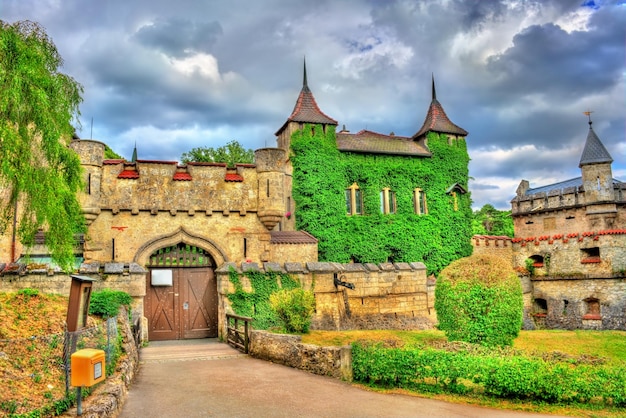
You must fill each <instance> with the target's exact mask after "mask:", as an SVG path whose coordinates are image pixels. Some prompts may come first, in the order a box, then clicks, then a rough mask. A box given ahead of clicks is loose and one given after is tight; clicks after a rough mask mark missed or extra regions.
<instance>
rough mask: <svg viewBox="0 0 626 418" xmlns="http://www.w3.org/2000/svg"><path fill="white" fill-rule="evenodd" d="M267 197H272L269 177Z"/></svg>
mask: <svg viewBox="0 0 626 418" xmlns="http://www.w3.org/2000/svg"><path fill="white" fill-rule="evenodd" d="M267 197H270V179H267Z"/></svg>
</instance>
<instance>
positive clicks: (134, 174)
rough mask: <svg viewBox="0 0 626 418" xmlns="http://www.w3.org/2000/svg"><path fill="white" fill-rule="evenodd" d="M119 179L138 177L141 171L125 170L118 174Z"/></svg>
mask: <svg viewBox="0 0 626 418" xmlns="http://www.w3.org/2000/svg"><path fill="white" fill-rule="evenodd" d="M117 178H118V179H138V178H139V172H138V171H136V170H123V171H122V172H121V173H120V174H119V175H118V176H117Z"/></svg>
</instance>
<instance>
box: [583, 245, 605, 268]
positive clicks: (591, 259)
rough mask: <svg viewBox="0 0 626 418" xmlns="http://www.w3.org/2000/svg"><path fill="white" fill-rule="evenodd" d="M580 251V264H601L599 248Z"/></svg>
mask: <svg viewBox="0 0 626 418" xmlns="http://www.w3.org/2000/svg"><path fill="white" fill-rule="evenodd" d="M580 251H581V254H580V256H581V259H580V262H581V263H582V264H592V263H601V262H602V259H601V258H600V247H591V248H581V249H580Z"/></svg>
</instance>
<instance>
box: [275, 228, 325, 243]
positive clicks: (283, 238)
mask: <svg viewBox="0 0 626 418" xmlns="http://www.w3.org/2000/svg"><path fill="white" fill-rule="evenodd" d="M270 237H271V238H270V243H271V244H317V239H316V238H315V237H314V236H313V235H311V234H309V233H308V232H306V231H271V232H270Z"/></svg>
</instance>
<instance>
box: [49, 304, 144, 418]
mask: <svg viewBox="0 0 626 418" xmlns="http://www.w3.org/2000/svg"><path fill="white" fill-rule="evenodd" d="M117 324H118V330H119V332H120V334H121V335H122V349H123V350H124V355H123V356H122V357H121V358H120V360H119V362H118V364H117V368H116V369H115V374H114V375H113V376H110V377H107V379H106V380H105V381H104V382H103V383H101V384H99V385H97V386H96V388H95V389H94V391H93V392H92V393H91V395H89V396H88V397H87V398H85V399H83V402H82V408H83V414H82V415H81V417H83V418H104V417H117V416H118V415H119V413H120V412H121V411H122V406H123V405H124V401H125V400H126V396H127V395H128V388H129V386H130V384H131V382H132V381H133V379H134V377H135V374H136V373H137V371H138V369H139V351H138V350H137V346H136V345H135V342H134V340H133V333H132V331H131V328H130V323H129V322H128V312H127V311H126V309H125V308H124V307H123V306H122V307H121V308H120V312H119V314H118V315H117ZM72 390H74V389H72ZM61 416H63V417H76V416H77V413H76V407H75V406H74V407H73V408H70V409H69V410H67V411H66V412H65V413H64V414H62V415H61Z"/></svg>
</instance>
